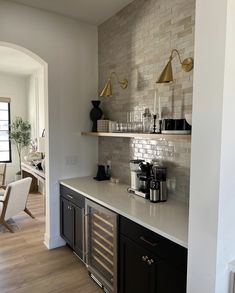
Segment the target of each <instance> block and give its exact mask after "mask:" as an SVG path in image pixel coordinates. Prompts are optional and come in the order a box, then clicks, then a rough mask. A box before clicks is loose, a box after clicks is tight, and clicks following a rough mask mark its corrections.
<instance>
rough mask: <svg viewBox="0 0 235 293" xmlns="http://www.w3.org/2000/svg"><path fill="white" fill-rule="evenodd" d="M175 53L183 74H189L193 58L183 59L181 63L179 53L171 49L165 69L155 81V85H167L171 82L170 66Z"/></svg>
mask: <svg viewBox="0 0 235 293" xmlns="http://www.w3.org/2000/svg"><path fill="white" fill-rule="evenodd" d="M174 53H176V54H177V55H178V58H179V61H180V64H181V66H182V69H183V70H184V71H185V72H189V71H191V70H192V69H193V58H191V57H189V58H186V59H184V60H183V61H182V60H181V57H180V53H179V51H178V50H177V49H173V50H172V51H171V55H170V57H169V61H168V62H167V64H166V66H165V68H164V69H163V71H162V73H161V75H160V77H159V78H158V80H157V81H156V83H167V82H171V81H173V73H172V64H171V61H172V60H173V59H174V57H173V54H174Z"/></svg>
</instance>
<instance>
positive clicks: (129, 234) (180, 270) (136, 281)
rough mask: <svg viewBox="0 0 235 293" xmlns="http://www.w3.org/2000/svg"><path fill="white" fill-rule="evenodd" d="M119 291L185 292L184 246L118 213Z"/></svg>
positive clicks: (185, 264) (185, 252)
mask: <svg viewBox="0 0 235 293" xmlns="http://www.w3.org/2000/svg"><path fill="white" fill-rule="evenodd" d="M120 232H121V233H120V237H119V293H132V292H133V293H173V292H174V293H186V275H187V273H186V271H187V249H185V248H184V247H181V246H180V245H177V244H175V243H174V242H172V241H170V240H168V239H166V238H164V237H162V236H160V235H158V234H156V233H154V232H152V231H149V230H148V229H146V228H144V227H142V226H140V225H138V224H136V223H134V222H132V221H130V220H128V219H125V218H124V217H121V221H120Z"/></svg>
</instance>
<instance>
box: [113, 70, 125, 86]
mask: <svg viewBox="0 0 235 293" xmlns="http://www.w3.org/2000/svg"><path fill="white" fill-rule="evenodd" d="M112 75H114V76H115V77H116V79H117V82H118V83H119V84H120V86H121V88H122V89H126V88H127V86H128V80H127V79H123V80H119V77H118V75H117V73H116V72H115V71H112V72H111V73H110V75H109V78H110V79H111V78H112Z"/></svg>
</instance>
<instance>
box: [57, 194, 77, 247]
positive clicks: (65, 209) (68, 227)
mask: <svg viewBox="0 0 235 293" xmlns="http://www.w3.org/2000/svg"><path fill="white" fill-rule="evenodd" d="M60 211H61V212H60V221H61V223H60V229H61V231H60V232H61V236H62V237H63V238H64V240H65V241H66V242H67V243H68V244H69V245H70V246H71V247H73V242H74V232H73V231H74V214H73V208H72V205H71V203H70V202H69V201H68V200H67V199H65V198H63V197H61V198H60Z"/></svg>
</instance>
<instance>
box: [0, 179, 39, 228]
mask: <svg viewBox="0 0 235 293" xmlns="http://www.w3.org/2000/svg"><path fill="white" fill-rule="evenodd" d="M31 182H32V178H29V177H28V178H24V179H21V180H18V181H15V182H13V183H10V184H8V185H7V188H6V190H5V192H4V194H3V195H2V196H0V224H2V225H3V226H5V227H6V228H7V229H8V230H10V231H11V232H12V233H14V230H13V229H12V228H11V226H10V225H9V224H8V223H7V222H6V221H7V220H9V219H10V218H11V217H13V216H15V215H16V214H18V213H19V212H22V211H24V212H26V213H27V214H28V215H29V216H30V217H32V218H34V216H33V215H32V214H31V212H30V211H29V210H28V209H27V207H26V203H27V198H28V194H29V189H30V185H31Z"/></svg>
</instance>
